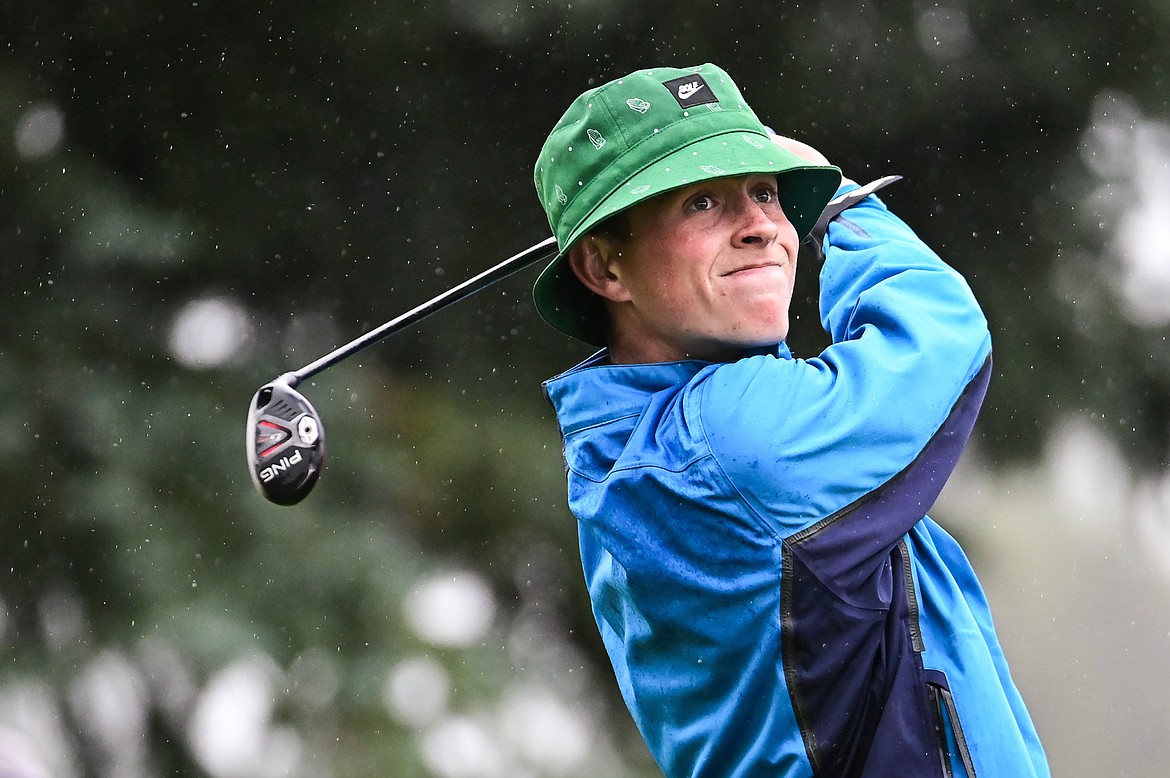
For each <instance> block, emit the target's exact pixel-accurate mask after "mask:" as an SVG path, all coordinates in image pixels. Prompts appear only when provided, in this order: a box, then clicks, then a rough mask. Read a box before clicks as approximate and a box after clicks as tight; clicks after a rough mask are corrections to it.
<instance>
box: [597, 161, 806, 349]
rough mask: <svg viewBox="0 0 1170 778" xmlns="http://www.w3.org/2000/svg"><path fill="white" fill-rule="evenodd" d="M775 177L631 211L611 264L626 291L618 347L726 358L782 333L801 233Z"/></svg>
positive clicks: (669, 196)
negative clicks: (626, 237) (786, 212)
mask: <svg viewBox="0 0 1170 778" xmlns="http://www.w3.org/2000/svg"><path fill="white" fill-rule="evenodd" d="M782 206H783V204H782V203H780V202H779V200H778V198H777V194H776V179H775V177H774V176H768V175H749V176H739V177H734V178H720V179H715V180H712V181H707V182H704V183H701V184H696V185H693V186H690V187H687V188H684V189H679V190H676V191H673V192H667V193H666V194H663V195H660V196H658V197H656V198H654V199H653V200H650V201H647V202H645V203H642V204H640V205H637V206H635V207H634V208H632V209H631V210H630V212H629V224H630V232H631V235H632V237H631V239H630V240H628V241H623V242H622V247H621V251H620V254H619V256H618V257H617V258H616V260H615V261H614V263H613V264H612V266H611V270H612V272H613V273H614V274H615V275H617V277H618V279H619V280H620V282H621V285H622V287H623V288H624V290H625V292H626V295H627V300H626V301H625V302H624V303H623V304H622V305H621V306H619V307H620V309H621V310H620V312H619V313H618V315H619V316H620V317H621V319H622V322H621V328H622V329H621V332H622V334H623V337H622V339H623V341H624V342H625V345H627V346H630V345H634V344H639V345H638V350H644V353H643V354H641V355H639V361H666V360H672V359H684V358H700V359H710V360H715V361H719V360H724V359H731V358H735V357H737V356H738V355H739V354H740V353H741V352H742V351H743V350H744V349H745V348H751V347H755V346H769V345H774V344H776V343H778V342H780V341H781V340H783V339H784V338H785V337H786V336H787V335H788V307H789V304H790V303H791V301H792V286H793V281H794V279H795V275H796V255H797V250H798V248H799V244H800V241H799V238H798V236H797V234H796V230H795V228H793V226H792V224H791V223H790V222H789V221H788V218H787V217H786V216H785V215H784V210H783V207H782Z"/></svg>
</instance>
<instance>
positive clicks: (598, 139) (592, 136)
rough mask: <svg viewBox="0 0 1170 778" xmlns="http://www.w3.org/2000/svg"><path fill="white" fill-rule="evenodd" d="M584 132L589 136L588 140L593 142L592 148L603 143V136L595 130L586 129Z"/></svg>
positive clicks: (599, 146)
mask: <svg viewBox="0 0 1170 778" xmlns="http://www.w3.org/2000/svg"><path fill="white" fill-rule="evenodd" d="M585 134H586V135H588V136H589V142H590V143H592V144H593V148H595V149H599V148H601V147H602V146H604V145H605V137H604V136H603V135H602V134H601V133H600V132H598V131H597V130H592V129H590V130H586V131H585Z"/></svg>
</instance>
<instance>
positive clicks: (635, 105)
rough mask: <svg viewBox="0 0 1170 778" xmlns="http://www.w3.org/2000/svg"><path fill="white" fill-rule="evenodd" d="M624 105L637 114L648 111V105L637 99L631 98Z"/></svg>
mask: <svg viewBox="0 0 1170 778" xmlns="http://www.w3.org/2000/svg"><path fill="white" fill-rule="evenodd" d="M626 105H628V106H630V108H632V109H634V110H635V111H637V112H638V113H646V112H647V111H649V110H650V103H648V102H646V101H645V100H643V99H641V98H638V97H631V98H630V99H629V100H626Z"/></svg>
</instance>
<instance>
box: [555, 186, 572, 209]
mask: <svg viewBox="0 0 1170 778" xmlns="http://www.w3.org/2000/svg"><path fill="white" fill-rule="evenodd" d="M557 202H559V203H560V204H561V205H564V204H565V203H567V202H569V196H568V195H567V194H565V190H564V189H561V185H560V184H557Z"/></svg>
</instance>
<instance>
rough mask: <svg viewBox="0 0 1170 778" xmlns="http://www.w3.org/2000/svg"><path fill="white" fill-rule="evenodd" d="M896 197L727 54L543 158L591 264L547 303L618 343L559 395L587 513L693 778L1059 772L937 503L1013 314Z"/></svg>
mask: <svg viewBox="0 0 1170 778" xmlns="http://www.w3.org/2000/svg"><path fill="white" fill-rule="evenodd" d="M889 180H890V179H886V180H882V181H880V182H875V183H874V184H871V185H870V186H868V187H858V186H857V185H856V184H855V183H853V182H852V181H848V180H845V181H844V182H842V179H841V176H840V171H839V170H838V169H837V168H834V167H831V166H829V165H828V163H827V161H826V160H825V158H824V157H823V156H822V155H820V154H819V153H818V152H816V151H815V150H813V149H811V148H810V147H808V146H804V145H803V144H799V143H797V142H795V141H791V140H788V139H784V138H775V139H774V138H773V137H771V136H770V134H769V132H768V131H767V130H766V129H765V128H764V127H763V126H762V125H761V124H760V122H759V120H758V119H757V118H756V116H755V114H754V113H752V111H751V109H750V108H748V106H747V105H746V104H745V102H744V100H743V97H742V96H741V95H740V93H739V90H738V89H737V87H736V86H735V84H734V83H733V82H732V81H731V79H730V78H729V77H728V75H727V74H726V73H724V72H723V71H722V70H720V69H719V68H717V67H714V66H712V65H703V66H701V67H697V68H687V69H682V70H678V69H669V68H660V69H654V70H644V71H639V72H637V73H633V74H631V75H629V76H626V77H625V78H622V79H618V80H616V81H613V82H611V83H609V84H606V85H604V86H602V87H599V88H597V89H593V90H591V91H589V92H586V93H585V94H584V95H582V96H581V97H580V98H578V99H577V100H576V101H575V102H574V103H573V104H572V105H571V106H570V108H569V110H568V111H567V112H566V113H565V115H564V117H563V118H562V119H561V121H560V122H559V123H558V124H557V126H556V128H555V129H554V130H553V131H552V133H551V134H550V136H549V138H548V140H547V142H546V143H545V146H544V148H543V149H542V151H541V154H540V157H539V159H538V161H537V170H536V185H537V192H538V194H539V196H540V199H541V203H542V204H543V205H544V207H545V209H546V211H547V213H548V216H549V222H550V224H551V225H552V227H553V230H554V232H555V234H556V236H557V238H558V243H559V246H560V248H561V254H560V255H559V256H558V257H557V258H556V259H554V260H553V261H552V263H550V265H549V266H548V268H546V269H545V271H544V272H543V273H542V274H541V276H540V278H539V279H538V280H537V283H536V287H535V290H534V297H535V302H536V305H537V308H538V310H539V311H540V313H541V315H542V316H544V318H545V319H546V320H547V321H548V322H549V323H550V324H552V325H553V326H554V327H556V328H558V329H560V330H562V331H563V332H565V333H567V334H569V335H571V336H573V337H576V338H579V339H581V340H584V341H586V342H588V343H591V344H594V345H596V346H601V347H604V348H602V350H601V351H599V352H598V353H597V354H596V355H594V356H593V357H592V358H590V359H589V360H587V361H586V362H584V363H582V364H581V365H578V366H577V367H575V368H573V369H572V370H570V371H568V372H567V373H565V374H563V375H561V376H558V377H556V378H554V379H552V380H550V381H548V382H547V383H546V385H545V389H546V392H547V395H548V397H549V400H550V401H551V402H552V404H553V406H554V407H555V409H556V413H557V418H558V422H559V424H560V428H561V432H562V434H563V436H564V455H565V461H566V465H567V469H568V483H569V505H570V508H571V509H572V511H573V513H574V515H575V516H576V517H577V519H578V522H579V531H580V546H581V557H582V561H583V564H584V570H585V576H586V581H587V583H588V587H589V595H590V597H591V599H592V603H593V610H594V614H595V616H596V619H597V624H598V627H599V628H600V631H601V636H602V638H603V640H604V643H605V646H606V649H607V651H608V653H609V656H610V659H611V660H612V663H613V667H614V671H615V674H616V676H617V681H618V684H619V686H620V688H621V692H622V694H623V696H624V698H625V701H626V703H627V705H628V706H629V709H630V711H631V713H632V714H633V716H634V719H635V720H636V722H637V725H638V727H639V729H640V730H641V732H642V734H643V736H644V737H645V739H646V742H647V744H648V745H649V747H650V750H651V751H652V752H653V754H654V756H655V758H656V759H657V760H658V763H659V765H660V766H661V767H662V769H663V771H664V772H665V773H666V774H667V775H668V776H672V777H673V776H708V777H710V778H731V777H732V776H739V777H742V776H813V775H815V776H952V775H964V776H975V775H978V776H980V778H990V777H992V776H1004V777H1005V778H1007V777H1010V778H1021V777H1022V776H1039V775H1047V774H1048V767H1047V764H1046V762H1045V757H1044V753H1043V750H1042V748H1041V746H1040V743H1039V741H1038V739H1037V736H1036V732H1035V729H1034V728H1033V726H1032V723H1031V720H1030V719H1029V716H1028V713H1027V711H1026V710H1025V708H1024V704H1023V702H1022V700H1021V699H1020V695H1019V693H1018V692H1017V691H1016V688H1015V686H1014V685H1013V683H1012V680H1011V678H1010V675H1009V673H1008V668H1007V664H1006V663H1005V660H1004V657H1003V654H1002V652H1001V650H1000V647H999V643H998V640H997V639H996V636H995V632H994V630H993V628H992V621H991V616H990V614H989V611H988V607H987V603H986V601H985V599H984V596H983V594H982V592H981V590H980V587H979V584H978V582H977V581H976V578H975V573H974V571H973V570H972V568H971V565H970V564H969V563H968V561H967V559H966V558H965V556H964V555H963V552H962V551H961V550H960V549H959V547H958V545H957V544H956V543H955V541H954V540H953V539H951V537H950V536H949V535H947V534H946V532H944V531H943V530H942V529H941V528H940V527H939V526H938V525H937V524H936V523H934V522H933V521H932V520H931V519H930V518H929V517H927V516H926V515H925V512H926V510H927V509H928V508H929V507H930V505H931V504H932V503H933V502H934V500H935V498H936V497H937V495H938V493H939V491H940V490H941V489H942V486H943V483H944V482H945V481H946V479H947V477H948V475H949V474H950V472H951V470H952V469H953V467H954V465H955V463H956V461H957V459H958V457H959V454H960V452H961V451H962V448H963V446H964V445H965V443H966V440H967V438H968V436H969V434H970V431H971V428H972V425H973V424H974V421H975V416H976V414H977V411H978V409H979V406H980V402H981V400H982V398H983V394H984V390H985V388H986V385H987V381H988V378H989V377H990V373H991V362H990V337H989V334H988V329H987V324H986V321H985V320H984V317H983V314H982V313H981V312H980V309H979V306H978V305H977V303H976V301H975V300H974V298H973V297H972V295H971V292H970V290H969V288H968V287H967V285H966V283H965V282H964V281H963V279H962V278H961V277H960V276H959V275H958V274H957V273H955V272H954V271H953V270H952V269H950V268H949V267H947V266H946V265H945V264H943V262H942V261H941V260H940V259H939V258H938V257H936V256H935V255H934V254H933V253H932V252H931V251H930V250H929V249H928V248H927V247H926V246H925V245H924V244H923V243H922V242H921V241H919V240H918V238H917V237H916V236H915V235H914V233H913V232H911V230H910V229H909V228H908V227H907V226H906V225H905V224H903V223H902V222H901V221H899V220H898V219H897V218H896V217H895V216H893V215H892V214H891V213H890V212H889V211H888V210H887V209H886V207H885V205H883V203H882V202H881V201H880V200H879V199H878V198H877V196H876V195H874V194H873V191H875V190H876V189H878V188H880V186H881V185H884V184H885V183H888V182H889ZM834 195H836V199H833V198H834ZM830 200H832V203H830ZM846 209H847V210H846ZM822 214H823V216H822ZM818 219H820V223H818ZM810 233H811V234H812V238H811V240H812V242H813V245H814V248H815V249H816V251H817V254H818V257H823V262H824V264H823V267H822V268H821V276H820V283H821V295H820V310H821V319H822V322H823V324H824V327H825V329H826V330H827V331H828V333H829V334H830V335H831V336H832V345H830V346H829V347H828V348H826V349H825V351H824V352H823V353H822V354H820V355H819V356H818V357H815V358H813V359H808V360H803V359H795V358H793V357H792V355H791V354H790V353H789V351H788V349H787V347H786V346H785V345H784V339H785V337H786V336H787V333H788V307H789V302H790V300H791V296H792V284H793V278H794V273H795V271H796V259H797V249H798V247H799V245H800V243H801V241H802V239H805V238H806V237H807V236H809V235H810Z"/></svg>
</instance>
